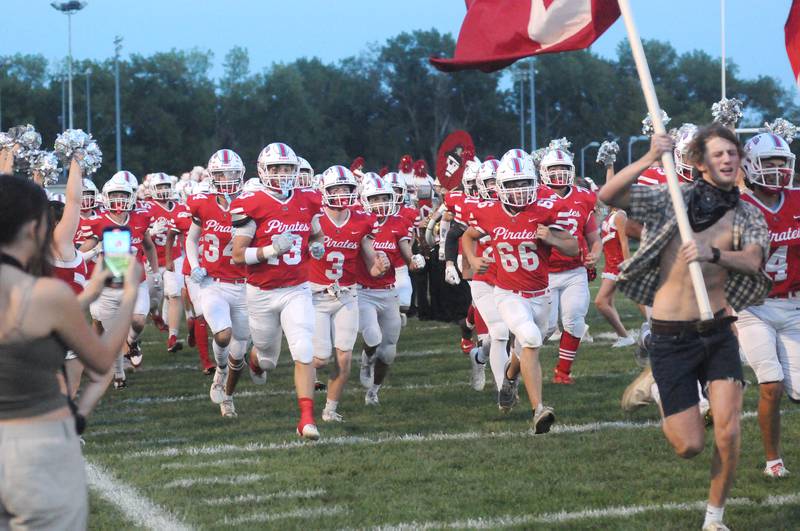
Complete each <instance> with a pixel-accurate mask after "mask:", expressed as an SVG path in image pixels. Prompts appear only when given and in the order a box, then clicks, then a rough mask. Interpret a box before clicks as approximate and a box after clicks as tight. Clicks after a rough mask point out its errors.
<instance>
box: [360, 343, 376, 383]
mask: <svg viewBox="0 0 800 531" xmlns="http://www.w3.org/2000/svg"><path fill="white" fill-rule="evenodd" d="M374 368H375V355H374V354H373V355H372V357H371V358H370V357H369V356H367V353H366V352H363V351H362V352H361V370H360V371H359V373H358V378H359V380H361V385H362V386H363V387H365V388H367V389H369V388H370V387H372V376H373V370H374Z"/></svg>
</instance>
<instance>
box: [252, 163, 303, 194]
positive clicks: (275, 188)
mask: <svg viewBox="0 0 800 531" xmlns="http://www.w3.org/2000/svg"><path fill="white" fill-rule="evenodd" d="M259 169H260V170H262V171H259V176H260V177H261V182H262V183H264V186H266V187H267V188H268V189H269V190H270V191H272V192H275V193H278V194H281V195H284V196H285V195H289V192H291V191H292V190H293V189H294V187H295V183H296V181H297V165H293V164H270V165H269V166H266V167H264V168H259Z"/></svg>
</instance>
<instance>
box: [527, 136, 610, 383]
mask: <svg viewBox="0 0 800 531" xmlns="http://www.w3.org/2000/svg"><path fill="white" fill-rule="evenodd" d="M539 168H540V169H539V172H540V174H541V178H542V183H543V184H545V185H546V186H547V187H548V188H549V189H550V190H553V191H555V193H556V194H557V196H558V198H557V201H556V207H555V209H556V210H557V212H558V213H557V221H556V223H558V224H559V225H561V226H562V227H563V228H564V229H565V230H566V231H567V232H569V233H570V234H572V235H573V236H575V237H576V238H577V240H578V243H579V245H580V247H581V250H582V251H583V252H582V253H580V254H579V255H577V256H564V255H563V254H561V253H560V252H559V251H558V249H557V248H555V249H553V256H552V257H551V259H550V290H551V294H550V295H551V300H552V304H551V306H550V317H549V325H550V328H549V329H548V331H547V334H546V335H547V336H550V335H551V334H552V333H553V332H555V331H556V330H557V328H558V317H559V309H560V310H561V312H560V313H561V324H562V326H563V331H562V333H561V338H560V340H559V346H558V364H557V365H556V367H555V369H554V370H553V383H556V384H572V383H573V379H572V376H571V374H570V372H571V370H572V364H573V362H574V361H575V356H576V354H577V352H578V347H579V346H580V343H581V338H582V337H583V335H584V333H585V332H586V314H587V312H588V311H589V279H588V276H587V272H586V268H587V267H591V266H593V265H594V264H595V263H596V262H597V259H598V257H599V256H600V253H601V252H602V248H603V244H602V242H601V241H600V236H599V234H598V231H597V221H596V218H595V216H594V209H595V206H596V205H597V195H595V193H594V192H592V191H590V190H587V189H586V188H582V187H580V186H576V185H575V165H574V164H573V163H572V155H571V154H570V153H569V152H568V151H566V150H564V149H559V148H555V149H550V150H548V151H547V152H546V153H545V154H544V156H543V157H542V161H541V163H540V165H539ZM587 249H588V252H587Z"/></svg>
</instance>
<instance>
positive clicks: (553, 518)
mask: <svg viewBox="0 0 800 531" xmlns="http://www.w3.org/2000/svg"><path fill="white" fill-rule="evenodd" d="M799 501H800V493H796V494H789V495H785V496H769V497H767V498H766V499H765V500H763V501H760V502H759V501H757V500H753V499H750V498H731V499H729V500H728V501H727V503H726V505H728V506H730V505H740V506H753V507H759V506H760V507H764V506H769V507H776V506H780V505H790V504H795V503H798V502H799ZM705 507H706V501H705V500H704V501H696V502H684V503H660V504H654V505H627V506H616V507H606V508H603V509H583V510H581V511H573V512H567V511H561V512H557V513H544V514H522V515H509V516H495V517H488V518H471V519H467V520H456V521H453V522H406V523H401V524H393V525H386V526H381V527H378V528H375V529H380V530H382V531H388V530H407V529H415V530H416V529H442V528H447V529H490V528H497V527H520V526H529V525H531V524H563V523H568V522H576V521H579V520H592V519H600V518H629V517H631V516H636V515H639V514H643V513H648V512H661V511H682V512H685V511H702V510H703V509H704V508H705Z"/></svg>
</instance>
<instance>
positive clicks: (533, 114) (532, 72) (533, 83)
mask: <svg viewBox="0 0 800 531" xmlns="http://www.w3.org/2000/svg"><path fill="white" fill-rule="evenodd" d="M528 74H529V76H530V80H531V103H530V107H531V153H533V152H534V151H536V58H535V57H531V60H530V62H529V63H528Z"/></svg>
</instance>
